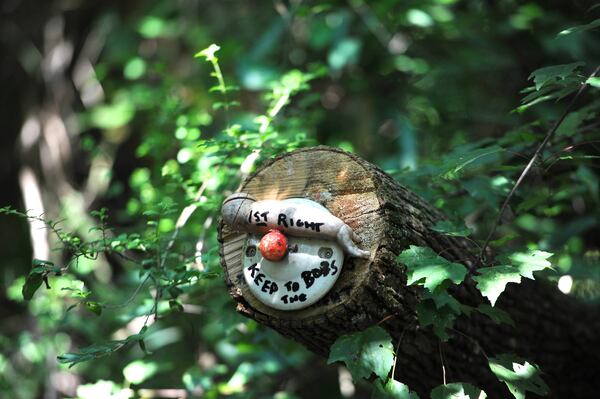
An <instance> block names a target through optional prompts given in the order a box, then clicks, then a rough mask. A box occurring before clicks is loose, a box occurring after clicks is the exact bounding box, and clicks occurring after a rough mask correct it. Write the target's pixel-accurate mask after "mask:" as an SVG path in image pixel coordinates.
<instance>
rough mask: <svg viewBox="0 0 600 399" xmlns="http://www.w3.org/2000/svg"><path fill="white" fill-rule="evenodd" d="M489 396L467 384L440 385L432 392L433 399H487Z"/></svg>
mask: <svg viewBox="0 0 600 399" xmlns="http://www.w3.org/2000/svg"><path fill="white" fill-rule="evenodd" d="M485 398H487V395H486V393H485V392H484V391H482V390H481V389H479V388H477V387H475V386H473V385H471V384H467V383H466V382H454V383H451V384H446V385H440V386H438V387H435V388H433V390H432V391H431V399H485Z"/></svg>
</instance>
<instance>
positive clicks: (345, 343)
mask: <svg viewBox="0 0 600 399" xmlns="http://www.w3.org/2000/svg"><path fill="white" fill-rule="evenodd" d="M337 361H341V362H344V363H345V364H346V367H348V370H350V373H351V374H352V378H353V379H354V381H359V380H360V379H361V378H368V377H369V376H370V375H371V374H372V373H375V374H376V375H377V376H378V377H379V378H382V379H385V378H387V375H388V373H389V372H390V369H391V368H392V365H393V362H394V348H393V346H392V339H391V338H390V336H389V334H388V333H387V332H386V331H385V330H384V329H382V328H381V327H379V326H375V327H370V328H368V329H366V330H364V331H360V332H357V333H354V334H351V335H344V336H342V337H340V338H338V339H337V340H336V341H335V343H334V344H333V345H332V346H331V351H330V353H329V359H328V360H327V364H331V363H334V362H337Z"/></svg>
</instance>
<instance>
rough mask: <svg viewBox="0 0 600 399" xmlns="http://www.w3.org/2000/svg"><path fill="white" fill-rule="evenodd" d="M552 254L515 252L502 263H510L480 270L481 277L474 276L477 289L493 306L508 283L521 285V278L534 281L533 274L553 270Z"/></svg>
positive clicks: (536, 251)
mask: <svg viewBox="0 0 600 399" xmlns="http://www.w3.org/2000/svg"><path fill="white" fill-rule="evenodd" d="M550 256H552V254H551V253H548V252H544V251H538V250H535V251H529V252H514V253H512V254H510V255H508V256H507V257H505V259H502V260H501V261H500V262H501V263H502V262H510V263H511V264H502V265H499V266H492V267H486V268H483V269H479V270H478V272H479V275H478V276H474V277H473V280H475V281H476V282H477V288H478V289H479V291H481V293H482V294H483V295H484V296H485V297H487V298H488V299H489V300H490V302H491V303H492V306H494V305H495V303H496V300H497V299H498V297H499V296H500V294H501V293H502V292H503V291H504V289H505V288H506V284H508V283H520V282H521V277H525V278H528V279H531V280H533V279H534V277H533V272H536V271H540V270H544V269H547V268H551V267H552V266H551V264H550V262H549V261H548V260H547V259H548V258H549V257H550Z"/></svg>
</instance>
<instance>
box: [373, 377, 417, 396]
mask: <svg viewBox="0 0 600 399" xmlns="http://www.w3.org/2000/svg"><path fill="white" fill-rule="evenodd" d="M371 399H419V395H417V394H416V393H414V392H411V391H410V390H409V388H408V386H406V385H404V384H403V383H401V382H398V381H396V380H394V379H392V378H390V379H388V380H387V382H385V383H384V382H383V381H382V380H380V379H378V380H377V381H375V384H374V385H373V394H372V395H371Z"/></svg>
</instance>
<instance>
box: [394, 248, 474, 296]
mask: <svg viewBox="0 0 600 399" xmlns="http://www.w3.org/2000/svg"><path fill="white" fill-rule="evenodd" d="M397 260H398V261H399V262H400V263H402V264H404V265H406V268H407V272H408V273H407V284H408V285H412V284H415V283H416V284H419V285H422V286H423V287H425V288H427V289H428V290H429V292H431V293H436V292H439V291H441V290H443V289H444V288H443V286H442V284H443V283H444V282H446V281H450V282H452V283H454V284H458V283H461V282H462V281H463V279H464V278H465V275H466V274H467V268H466V267H464V266H463V265H461V264H459V263H451V262H449V261H448V260H446V259H445V258H442V257H441V256H439V255H437V254H436V253H435V252H433V250H432V249H431V248H428V247H417V246H414V245H411V246H410V248H409V249H407V250H404V251H403V252H402V253H401V254H400V255H398V258H397Z"/></svg>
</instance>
